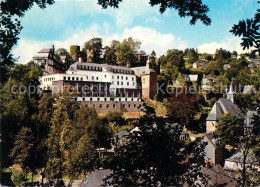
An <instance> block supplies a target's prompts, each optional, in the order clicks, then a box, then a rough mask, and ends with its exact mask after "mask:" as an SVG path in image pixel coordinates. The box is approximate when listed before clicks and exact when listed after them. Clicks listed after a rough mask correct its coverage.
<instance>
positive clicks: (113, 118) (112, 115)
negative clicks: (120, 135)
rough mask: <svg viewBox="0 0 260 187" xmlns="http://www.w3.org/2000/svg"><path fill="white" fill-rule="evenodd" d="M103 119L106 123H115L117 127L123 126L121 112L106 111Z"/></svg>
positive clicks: (123, 120)
mask: <svg viewBox="0 0 260 187" xmlns="http://www.w3.org/2000/svg"><path fill="white" fill-rule="evenodd" d="M105 119H106V120H107V121H108V122H112V123H115V124H117V125H119V126H122V125H124V124H125V118H124V117H123V112H119V111H108V112H107V113H106V116H105Z"/></svg>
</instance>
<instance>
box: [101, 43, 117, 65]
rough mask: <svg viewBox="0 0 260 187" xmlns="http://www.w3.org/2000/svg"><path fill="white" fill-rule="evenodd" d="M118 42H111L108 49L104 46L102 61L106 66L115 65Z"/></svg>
mask: <svg viewBox="0 0 260 187" xmlns="http://www.w3.org/2000/svg"><path fill="white" fill-rule="evenodd" d="M119 43H120V42H119V41H116V40H112V42H111V45H110V47H108V46H106V47H105V48H106V53H105V56H104V61H105V62H106V63H108V64H112V65H115V64H116V58H117V57H116V46H117V45H118V44H119Z"/></svg>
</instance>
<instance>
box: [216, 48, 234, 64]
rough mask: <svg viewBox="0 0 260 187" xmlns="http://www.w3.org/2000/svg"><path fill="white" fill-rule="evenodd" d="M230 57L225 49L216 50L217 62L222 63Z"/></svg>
mask: <svg viewBox="0 0 260 187" xmlns="http://www.w3.org/2000/svg"><path fill="white" fill-rule="evenodd" d="M230 57H231V53H230V52H229V51H227V50H225V49H222V48H220V49H216V59H217V60H218V61H223V60H227V59H228V58H230Z"/></svg>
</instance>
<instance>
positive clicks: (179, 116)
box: [167, 93, 200, 127]
mask: <svg viewBox="0 0 260 187" xmlns="http://www.w3.org/2000/svg"><path fill="white" fill-rule="evenodd" d="M199 108H200V107H199V102H198V99H197V98H196V97H194V96H191V95H188V94H185V93H181V94H179V95H177V96H172V97H171V98H169V102H168V105H167V114H168V115H169V116H170V117H171V118H172V119H174V120H176V121H177V122H179V123H180V124H181V125H184V127H187V125H188V124H189V123H190V122H191V121H192V119H193V117H194V115H195V114H196V113H197V112H198V111H199Z"/></svg>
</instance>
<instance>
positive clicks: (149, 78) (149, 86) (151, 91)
mask: <svg viewBox="0 0 260 187" xmlns="http://www.w3.org/2000/svg"><path fill="white" fill-rule="evenodd" d="M141 82H142V97H144V98H150V99H153V98H154V96H155V95H156V94H157V75H156V73H155V72H151V73H150V75H143V76H142V77H141Z"/></svg>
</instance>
